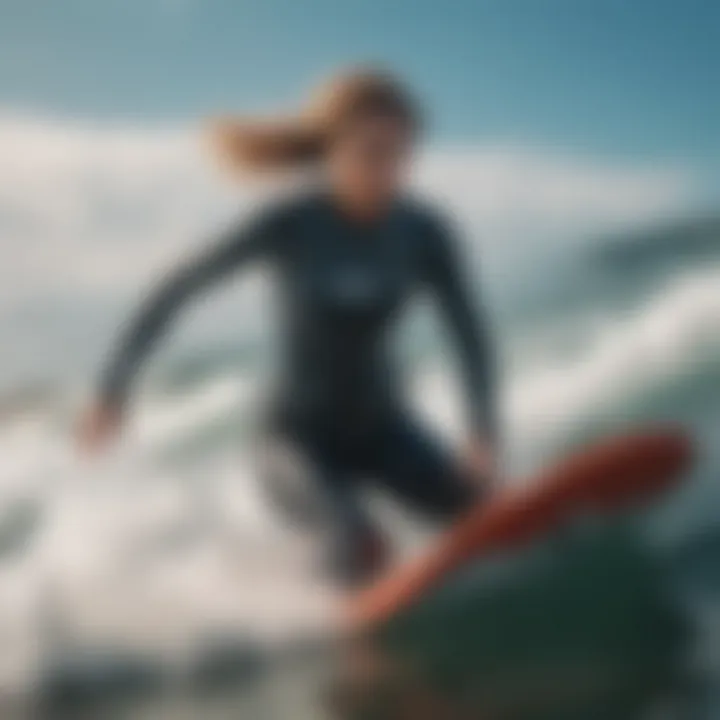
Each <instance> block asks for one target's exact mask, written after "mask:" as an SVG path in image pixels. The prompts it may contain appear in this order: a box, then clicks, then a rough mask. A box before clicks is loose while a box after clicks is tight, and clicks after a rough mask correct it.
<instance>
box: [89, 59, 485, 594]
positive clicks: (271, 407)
mask: <svg viewBox="0 0 720 720" xmlns="http://www.w3.org/2000/svg"><path fill="white" fill-rule="evenodd" d="M421 131H422V118H421V113H420V111H419V108H418V106H417V104H416V102H415V100H414V98H413V97H412V96H411V95H410V93H408V91H407V90H406V89H405V87H404V86H403V85H402V84H401V83H399V82H398V81H397V80H396V79H394V78H392V77H391V76H389V75H386V74H384V73H379V72H374V71H358V72H353V73H349V74H346V75H343V76H342V77H340V78H338V79H336V80H335V81H333V82H331V83H330V84H329V85H327V86H324V87H323V88H322V91H321V92H320V93H319V94H318V96H317V98H315V99H314V100H313V101H312V102H311V103H310V104H309V107H308V109H307V110H306V112H304V113H303V114H302V115H301V116H300V118H299V119H297V120H295V121H292V122H285V123H263V122H259V123H245V122H226V123H222V124H220V125H219V127H217V128H216V132H215V140H216V141H217V143H218V145H219V147H220V148H221V150H222V152H223V153H224V155H225V157H226V158H227V159H228V160H229V161H231V162H232V163H234V164H235V165H237V166H239V167H242V168H244V169H248V168H249V169H251V170H278V169H303V168H307V169H310V168H313V169H316V170H317V171H318V177H319V179H320V180H319V182H318V183H316V184H313V187H312V189H310V190H308V189H305V190H303V191H302V192H298V193H296V194H295V195H294V196H293V197H291V198H284V199H283V200H281V201H276V202H275V204H274V205H273V206H272V207H269V208H265V209H262V210H260V211H258V212H256V214H255V215H254V217H252V218H251V219H250V220H249V221H245V222H242V223H240V224H238V225H237V226H236V227H232V228H230V229H229V231H228V232H227V233H226V235H225V237H222V238H220V239H219V240H218V241H217V242H215V243H214V244H213V245H212V247H210V248H209V249H207V250H205V251H204V252H202V253H201V254H200V255H199V256H198V257H196V258H194V259H192V260H191V261H189V262H187V263H186V264H185V265H184V266H183V267H181V268H180V269H179V270H178V271H176V272H175V273H173V274H172V275H171V276H170V277H169V278H168V279H167V280H165V281H164V282H163V283H162V284H161V286H160V287H159V288H158V289H157V290H156V291H155V292H154V293H153V294H152V295H151V297H150V298H149V299H148V300H147V301H146V302H145V304H144V305H143V307H142V308H141V310H140V312H139V315H138V316H137V317H136V319H135V320H134V321H133V322H132V323H131V324H130V326H129V328H128V329H127V331H126V332H125V334H124V335H123V337H122V338H121V340H120V343H119V345H118V347H117V349H116V350H115V352H114V353H113V354H112V356H111V358H110V361H109V363H108V365H107V367H106V369H105V372H104V373H103V375H102V380H101V383H100V388H99V392H98V396H97V398H96V400H95V402H94V403H93V404H92V406H91V407H90V408H89V410H88V412H87V413H86V414H85V415H84V417H83V418H82V422H81V425H80V441H81V443H82V445H83V446H84V448H85V449H86V450H89V451H98V450H100V449H102V448H103V447H105V446H106V445H107V444H108V443H109V442H110V441H111V440H112V439H113V437H114V436H115V435H116V434H117V433H118V432H119V430H120V428H121V426H122V423H123V420H124V418H125V416H126V414H127V407H128V397H129V393H130V390H131V385H132V381H133V379H134V378H135V377H136V375H137V373H138V371H139V369H140V367H141V365H142V364H143V361H144V360H145V359H146V358H147V356H148V354H149V352H150V350H151V348H152V347H153V346H154V345H155V343H156V341H157V340H158V339H159V338H160V337H161V335H162V334H163V331H164V330H166V328H167V327H168V325H169V322H170V320H171V319H172V318H173V316H174V315H175V314H176V312H177V311H178V309H179V308H180V307H181V306H182V305H183V304H184V303H186V301H188V300H189V299H190V298H191V297H193V296H196V295H197V294H198V293H200V292H201V291H204V290H206V289H207V288H208V287H210V286H212V285H213V284H215V283H217V282H219V281H220V280H221V279H223V278H226V277H228V276H229V275H231V274H232V273H234V272H236V271H238V270H240V269H244V268H246V267H249V266H251V265H254V264H258V263H263V264H265V266H266V267H267V268H268V269H269V270H270V271H271V272H272V273H273V276H274V279H275V281H276V287H277V290H278V293H279V298H280V307H281V311H282V312H281V316H282V321H283V327H282V333H281V335H282V350H281V353H282V354H281V361H282V362H281V371H280V373H279V378H278V381H277V383H276V387H275V392H274V393H273V396H272V400H271V401H270V402H269V403H268V406H267V408H266V410H267V412H266V413H265V414H266V421H265V422H264V427H265V428H266V431H267V432H266V433H265V438H266V440H265V442H263V443H262V447H263V448H265V450H266V451H265V452H263V453H262V455H261V456H262V458H263V462H262V464H261V471H262V472H263V473H264V475H265V478H264V479H265V480H266V482H265V483H264V485H265V487H267V489H268V491H269V494H270V496H271V497H272V498H274V499H275V500H276V501H277V504H278V505H279V506H281V508H282V509H283V510H284V511H288V512H289V513H291V515H292V518H293V519H299V520H300V521H301V522H303V523H305V524H306V525H309V526H311V527H312V529H313V530H314V531H316V532H319V533H320V535H321V537H322V540H323V543H324V547H325V548H326V549H327V555H328V556H327V558H326V561H327V563H328V565H329V568H330V570H331V572H332V575H333V578H334V579H335V580H336V581H338V582H340V583H342V584H343V586H348V587H350V586H353V585H356V584H357V583H361V582H365V581H367V580H368V579H369V578H370V577H371V576H372V575H373V574H374V573H376V572H377V571H378V570H379V569H380V568H381V566H382V565H383V563H384V562H385V561H386V560H387V555H388V553H387V550H386V547H385V542H384V540H383V539H382V536H381V533H380V532H379V530H378V529H377V527H376V523H374V522H373V520H372V518H371V517H370V516H369V513H368V511H367V510H366V509H365V508H364V507H363V505H362V503H361V502H360V499H359V494H360V490H361V487H362V483H363V482H365V480H366V479H367V478H372V480H373V482H375V483H376V484H378V485H380V486H381V487H382V488H383V489H385V490H386V491H387V492H389V493H390V494H392V495H394V496H395V497H396V498H398V499H400V500H401V502H403V503H404V504H405V505H406V506H408V507H409V508H411V509H413V510H415V511H418V512H419V513H421V514H422V515H424V516H426V517H427V518H428V519H430V520H433V521H439V522H447V521H449V520H450V519H452V518H453V517H455V516H456V515H458V514H459V513H461V512H462V511H464V510H465V509H467V508H468V507H469V506H470V505H471V504H472V503H474V502H475V501H476V500H477V499H478V496H479V495H480V494H481V493H482V492H483V490H484V489H486V487H487V484H488V482H489V481H490V479H491V478H492V477H493V475H494V472H495V468H494V464H495V459H496V413H495V402H494V390H495V379H494V368H493V358H492V355H493V353H492V343H491V340H490V338H489V336H488V329H487V327H486V322H485V319H484V317H483V316H482V312H481V309H480V308H478V307H475V303H474V301H473V299H472V295H473V293H471V291H470V290H469V287H468V283H467V280H466V278H465V277H464V276H465V271H466V266H465V264H464V263H463V261H462V260H461V259H459V257H458V254H459V249H458V247H457V246H456V241H455V238H454V237H453V233H452V231H451V230H450V229H449V227H448V224H447V223H446V222H445V221H444V220H443V219H441V218H440V217H439V216H438V214H437V213H436V212H435V211H434V210H432V209H430V208H428V207H426V206H425V205H424V204H423V203H422V202H420V201H418V200H417V199H413V198H410V197H409V196H407V195H406V193H405V192H404V191H403V184H404V181H405V178H406V174H407V171H408V166H409V163H410V160H411V156H412V151H413V149H414V147H415V145H416V143H417V141H418V139H419V137H420V134H421ZM423 292H427V293H430V294H431V295H432V296H433V297H434V298H435V300H436V301H437V303H438V306H439V308H440V309H441V311H442V312H443V315H444V318H445V322H446V324H447V325H448V327H449V329H450V330H451V332H452V335H453V336H454V339H455V341H456V343H455V344H456V347H457V351H458V352H457V354H458V356H459V360H460V366H461V369H462V375H463V378H464V397H465V400H466V405H467V411H468V412H467V416H468V420H467V425H468V434H469V442H468V446H469V449H468V451H467V453H466V456H464V457H463V458H462V461H460V462H459V461H458V460H457V458H455V457H454V456H453V454H452V453H450V452H448V450H447V449H446V448H445V447H444V446H443V444H442V442H440V440H439V439H438V438H436V437H434V435H433V434H432V433H430V432H428V430H426V429H424V428H423V427H422V425H421V423H419V422H418V420H417V419H416V418H415V417H414V416H413V413H412V412H410V411H409V410H408V409H407V403H406V401H405V399H404V397H403V392H402V390H401V384H400V382H399V380H398V377H397V376H396V374H395V372H394V370H393V363H392V359H391V352H390V348H389V344H390V340H391V335H392V332H393V329H394V328H395V326H396V325H397V321H398V319H399V317H400V315H401V312H402V310H403V309H404V308H405V307H406V306H407V304H408V302H409V301H410V300H411V299H413V298H414V297H416V296H417V295H418V294H420V293H423ZM296 476H297V477H296ZM300 477H302V479H303V480H302V482H301V481H300V480H299V479H298V478H300Z"/></svg>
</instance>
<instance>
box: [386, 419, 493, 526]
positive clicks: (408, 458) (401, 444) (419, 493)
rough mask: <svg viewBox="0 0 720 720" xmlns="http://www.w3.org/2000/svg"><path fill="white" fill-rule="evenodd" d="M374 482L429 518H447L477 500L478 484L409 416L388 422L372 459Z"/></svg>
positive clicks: (455, 514) (465, 508)
mask: <svg viewBox="0 0 720 720" xmlns="http://www.w3.org/2000/svg"><path fill="white" fill-rule="evenodd" d="M373 472H374V474H375V475H376V478H377V482H378V483H379V484H380V485H381V486H382V487H383V488H385V489H387V490H388V491H389V492H390V493H391V494H392V495H394V496H396V497H397V498H399V499H400V500H401V501H403V502H404V503H406V504H407V505H409V506H410V507H411V508H412V509H414V510H416V511H417V512H419V513H421V514H422V515H423V516H424V517H426V518H427V519H430V520H440V521H442V520H448V519H451V518H453V517H455V516H457V515H458V514H460V513H462V512H464V511H465V510H467V509H468V508H469V507H471V506H472V505H473V504H474V503H475V502H477V501H478V499H479V496H480V490H479V488H478V487H477V486H476V485H475V484H474V483H473V481H472V480H471V479H470V478H467V477H465V476H464V474H463V472H462V470H461V469H460V467H459V466H458V464H457V462H456V460H455V458H454V457H453V456H452V454H451V453H450V452H448V451H447V449H446V448H444V447H443V446H442V445H441V443H440V442H439V441H438V440H436V439H435V438H434V437H432V435H431V434H429V433H428V432H427V431H426V430H424V429H423V428H422V427H420V426H419V425H418V424H416V423H415V422H414V420H413V419H412V418H409V417H405V416H401V417H399V418H396V419H394V420H393V421H392V422H391V423H389V424H388V426H387V428H386V429H385V431H384V432H383V436H382V439H381V440H380V441H379V444H378V448H377V457H376V458H375V462H374V463H373Z"/></svg>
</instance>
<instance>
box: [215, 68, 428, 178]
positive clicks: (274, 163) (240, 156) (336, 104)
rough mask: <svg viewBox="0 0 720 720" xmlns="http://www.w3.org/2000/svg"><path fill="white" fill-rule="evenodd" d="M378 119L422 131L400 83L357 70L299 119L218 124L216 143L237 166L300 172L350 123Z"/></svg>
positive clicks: (329, 87)
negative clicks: (389, 120)
mask: <svg viewBox="0 0 720 720" xmlns="http://www.w3.org/2000/svg"><path fill="white" fill-rule="evenodd" d="M374 115H386V116H390V117H396V118H398V119H399V120H400V121H402V122H403V123H406V124H407V126H408V129H409V130H410V131H411V132H413V133H416V132H418V131H419V129H420V125H421V121H420V111H419V108H418V106H417V105H416V103H415V100H414V98H413V97H412V96H411V94H410V93H409V92H408V90H407V89H406V88H405V86H404V85H403V84H402V83H401V82H400V81H398V80H397V79H396V78H394V77H393V76H392V75H389V74H387V73H385V72H381V71H377V70H356V71H352V72H346V73H343V74H341V75H338V76H336V77H335V78H333V79H331V80H330V81H329V82H326V83H324V84H323V85H321V86H320V88H318V89H317V90H316V92H315V93H313V95H312V96H311V98H310V102H309V103H307V105H306V107H305V109H304V110H303V111H302V112H301V113H300V114H298V115H297V116H296V117H294V118H290V119H285V120H242V119H241V120H237V119H225V120H217V121H215V122H214V124H213V127H212V134H211V139H212V141H213V145H214V147H215V149H216V150H217V151H218V152H219V153H220V156H221V158H222V159H223V160H224V161H225V162H226V163H229V164H230V165H231V166H233V167H235V168H240V169H243V170H251V171H262V170H283V169H292V168H299V167H303V166H307V165H312V164H314V163H316V162H318V161H319V160H321V159H322V156H323V154H324V153H325V149H326V148H327V145H328V143H329V141H331V140H332V138H333V137H335V136H336V135H337V134H338V133H340V132H342V130H343V129H345V128H346V127H347V126H348V125H350V124H352V123H353V122H355V121H357V120H358V119H361V118H363V117H368V116H374Z"/></svg>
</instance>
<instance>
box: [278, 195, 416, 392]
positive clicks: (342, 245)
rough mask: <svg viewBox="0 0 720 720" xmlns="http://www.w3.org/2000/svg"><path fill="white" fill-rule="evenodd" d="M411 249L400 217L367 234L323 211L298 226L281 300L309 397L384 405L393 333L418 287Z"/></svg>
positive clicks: (314, 212) (293, 353) (290, 246)
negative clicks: (390, 340)
mask: <svg viewBox="0 0 720 720" xmlns="http://www.w3.org/2000/svg"><path fill="white" fill-rule="evenodd" d="M411 243H412V237H411V234H410V233H408V232H407V231H406V230H405V228H404V226H403V223H402V219H401V218H400V217H390V218H388V220H387V221H386V222H384V223H383V224H382V225H380V226H378V227H373V228H362V227H356V226H353V225H350V224H348V223H346V222H342V221H340V219H339V218H337V217H335V216H334V215H333V214H332V213H331V212H330V211H328V210H327V209H323V208H316V209H313V210H311V211H308V212H307V213H306V215H305V217H301V218H299V219H298V221H297V222H296V223H295V224H294V227H293V237H292V239H291V241H290V242H289V243H288V244H287V248H288V250H287V252H286V253H285V257H284V262H283V263H281V267H282V272H281V292H282V293H283V294H284V296H285V302H284V303H283V305H284V307H285V311H286V313H288V314H289V315H290V317H288V318H287V320H288V325H289V326H290V327H291V328H293V331H292V333H290V334H289V335H288V337H287V339H288V341H289V342H290V343H291V345H292V348H291V352H290V356H292V357H293V358H294V361H295V362H294V364H295V370H297V371H298V373H299V374H301V375H302V378H303V387H302V388H299V389H298V390H299V391H300V392H301V393H302V394H303V395H305V394H310V395H313V396H314V397H315V399H316V400H318V401H319V400H322V399H323V397H322V396H323V395H331V396H333V397H332V398H331V397H327V398H325V399H326V400H333V399H334V400H335V401H342V402H344V403H345V404H346V405H350V404H352V403H353V402H354V403H355V404H357V403H360V404H362V403H370V402H380V401H381V400H382V398H383V396H384V395H385V394H386V391H387V386H388V377H387V376H388V373H389V367H388V362H387V360H388V358H387V349H386V347H385V345H386V342H387V335H388V331H389V330H390V328H391V327H392V326H393V324H394V323H393V321H394V319H395V318H396V316H397V315H398V313H399V311H400V310H401V308H402V307H403V305H404V303H405V301H406V300H407V299H408V297H409V296H410V295H411V293H412V290H413V287H414V286H415V282H414V281H415V280H416V277H415V276H416V275H417V272H415V271H414V265H415V264H414V263H413V258H412V254H413V253H412V245H411Z"/></svg>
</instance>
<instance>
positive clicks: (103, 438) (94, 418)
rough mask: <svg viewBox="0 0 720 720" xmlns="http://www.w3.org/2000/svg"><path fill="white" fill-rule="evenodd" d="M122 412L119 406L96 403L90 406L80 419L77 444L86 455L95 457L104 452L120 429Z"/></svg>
mask: <svg viewBox="0 0 720 720" xmlns="http://www.w3.org/2000/svg"><path fill="white" fill-rule="evenodd" d="M122 422H123V412H122V409H121V408H120V407H119V406H116V405H112V404H109V403H102V402H101V403H98V404H96V405H93V406H91V407H90V408H89V409H88V410H87V411H86V412H85V413H84V415H83V416H82V417H81V418H80V422H79V424H78V428H77V443H78V447H79V449H80V451H81V452H83V453H84V454H86V455H97V454H98V453H100V452H102V451H104V450H106V449H107V448H108V447H109V446H110V445H111V443H112V442H113V441H114V440H115V439H116V438H117V436H118V435H119V434H120V430H121V429H122Z"/></svg>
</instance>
